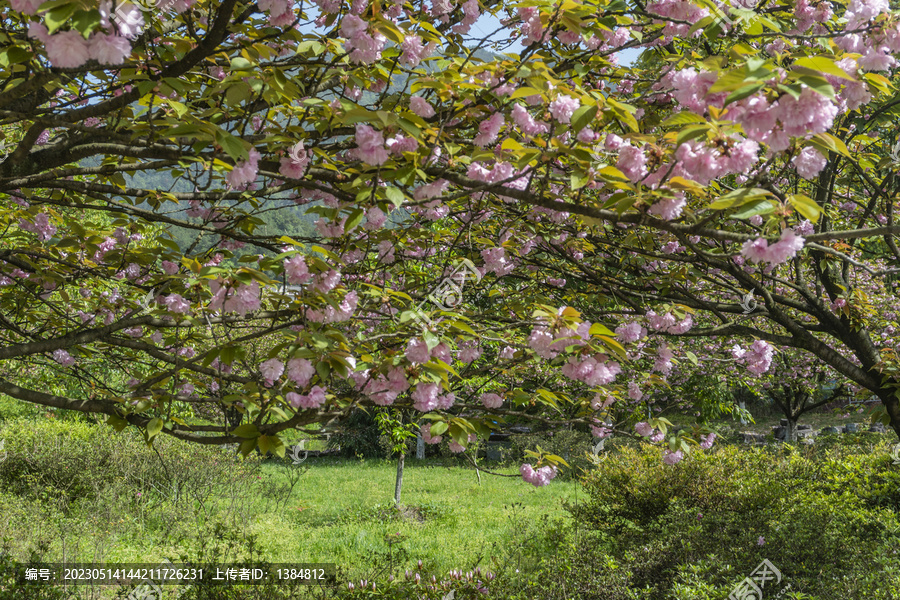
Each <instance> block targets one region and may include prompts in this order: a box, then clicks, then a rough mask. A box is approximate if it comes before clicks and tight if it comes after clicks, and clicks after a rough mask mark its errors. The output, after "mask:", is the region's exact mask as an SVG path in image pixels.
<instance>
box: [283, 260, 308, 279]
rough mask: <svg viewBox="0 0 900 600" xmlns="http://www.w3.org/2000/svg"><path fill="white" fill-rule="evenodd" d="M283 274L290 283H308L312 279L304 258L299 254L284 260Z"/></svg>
mask: <svg viewBox="0 0 900 600" xmlns="http://www.w3.org/2000/svg"><path fill="white" fill-rule="evenodd" d="M284 276H285V279H287V282H288V283H289V284H291V285H299V284H303V283H308V282H309V281H310V280H311V279H312V274H311V273H310V272H309V268H308V267H307V266H306V260H305V259H304V258H303V256H300V255H299V254H298V255H296V256H292V257H291V258H289V259H287V260H285V261H284Z"/></svg>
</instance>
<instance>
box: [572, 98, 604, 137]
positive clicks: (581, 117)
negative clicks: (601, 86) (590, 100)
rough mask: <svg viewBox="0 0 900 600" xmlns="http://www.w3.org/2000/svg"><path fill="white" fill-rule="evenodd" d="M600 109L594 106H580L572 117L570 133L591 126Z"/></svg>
mask: <svg viewBox="0 0 900 600" xmlns="http://www.w3.org/2000/svg"><path fill="white" fill-rule="evenodd" d="M598 110H600V108H599V107H598V106H597V105H596V104H592V105H588V106H582V107H580V108H579V109H578V110H576V111H575V113H574V114H573V115H572V131H575V132H578V131H581V130H582V129H584V128H585V127H587V126H588V125H590V124H591V122H592V121H593V120H594V117H596V116H597V111H598Z"/></svg>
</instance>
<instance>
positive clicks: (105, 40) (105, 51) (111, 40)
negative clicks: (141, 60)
mask: <svg viewBox="0 0 900 600" xmlns="http://www.w3.org/2000/svg"><path fill="white" fill-rule="evenodd" d="M88 43H89V44H90V46H89V48H88V51H89V52H90V57H91V58H93V59H94V60H96V61H97V62H98V63H100V64H101V65H120V64H122V63H123V62H125V59H126V58H128V56H130V55H131V42H129V41H128V39H127V38H124V37H122V36H120V35H115V34H111V33H95V34H94V35H92V36H91V37H90V39H89V40H88Z"/></svg>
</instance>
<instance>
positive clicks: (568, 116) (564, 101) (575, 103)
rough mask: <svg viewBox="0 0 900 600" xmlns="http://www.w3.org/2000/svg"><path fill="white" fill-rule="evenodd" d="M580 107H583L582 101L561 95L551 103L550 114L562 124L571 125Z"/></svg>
mask: <svg viewBox="0 0 900 600" xmlns="http://www.w3.org/2000/svg"><path fill="white" fill-rule="evenodd" d="M579 106H581V101H580V100H578V99H577V98H572V97H571V96H567V95H565V94H560V95H559V96H558V97H557V98H556V100H554V101H553V102H551V103H550V107H549V108H550V114H551V115H553V118H554V119H556V120H557V121H559V122H560V123H569V122H571V120H572V115H573V114H574V113H575V111H576V110H578V107H579Z"/></svg>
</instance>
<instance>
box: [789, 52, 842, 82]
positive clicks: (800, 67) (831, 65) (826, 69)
mask: <svg viewBox="0 0 900 600" xmlns="http://www.w3.org/2000/svg"><path fill="white" fill-rule="evenodd" d="M793 67H794V70H796V71H799V72H809V71H812V72H815V73H824V74H826V75H832V76H834V77H837V78H839V79H846V80H848V81H856V77H853V76H852V75H850V74H848V73H847V72H846V71H844V70H843V69H842V68H840V67H839V66H837V63H835V62H834V59H832V58H829V57H827V56H804V57H803V58H798V59H797V60H795V61H794V64H793Z"/></svg>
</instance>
